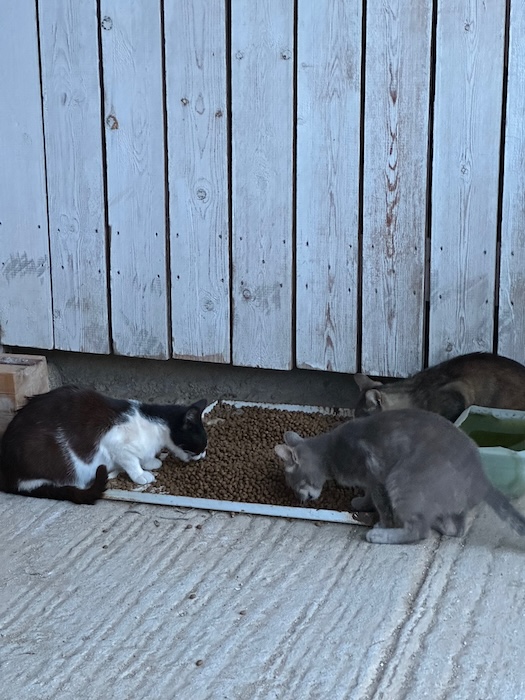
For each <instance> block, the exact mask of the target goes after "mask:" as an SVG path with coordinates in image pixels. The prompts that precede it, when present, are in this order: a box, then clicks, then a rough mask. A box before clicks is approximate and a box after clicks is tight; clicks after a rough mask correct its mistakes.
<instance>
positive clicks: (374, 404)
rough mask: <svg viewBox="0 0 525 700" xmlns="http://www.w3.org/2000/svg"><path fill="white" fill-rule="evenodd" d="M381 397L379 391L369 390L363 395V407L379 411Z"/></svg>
mask: <svg viewBox="0 0 525 700" xmlns="http://www.w3.org/2000/svg"><path fill="white" fill-rule="evenodd" d="M382 400H383V395H382V394H381V392H380V391H379V389H369V390H368V391H367V392H366V394H365V406H366V407H367V408H373V409H375V410H376V411H377V410H381V407H382Z"/></svg>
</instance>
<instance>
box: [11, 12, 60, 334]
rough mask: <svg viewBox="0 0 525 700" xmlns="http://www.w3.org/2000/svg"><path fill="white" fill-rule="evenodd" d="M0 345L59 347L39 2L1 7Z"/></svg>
mask: <svg viewBox="0 0 525 700" xmlns="http://www.w3.org/2000/svg"><path fill="white" fill-rule="evenodd" d="M0 66H1V68H0V95H1V98H0V128H1V135H0V164H1V165H0V343H4V344H6V345H18V346H26V347H27V346H34V347H38V348H51V347H53V324H52V306H51V279H50V267H49V266H50V262H49V244H48V223H47V212H46V183H45V172H44V163H45V161H44V143H43V133H42V104H41V94H40V74H39V65H38V41H37V22H36V10H35V3H34V1H33V0H4V2H2V3H0Z"/></svg>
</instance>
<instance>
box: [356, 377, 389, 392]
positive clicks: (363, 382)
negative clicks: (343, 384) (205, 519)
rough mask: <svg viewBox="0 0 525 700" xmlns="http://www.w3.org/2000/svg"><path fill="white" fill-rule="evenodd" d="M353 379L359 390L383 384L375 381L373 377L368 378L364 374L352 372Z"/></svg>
mask: <svg viewBox="0 0 525 700" xmlns="http://www.w3.org/2000/svg"><path fill="white" fill-rule="evenodd" d="M354 380H355V383H356V384H357V386H358V387H359V391H365V390H366V389H373V388H375V387H378V386H383V385H382V384H381V382H376V381H375V380H374V379H370V377H367V376H366V374H354Z"/></svg>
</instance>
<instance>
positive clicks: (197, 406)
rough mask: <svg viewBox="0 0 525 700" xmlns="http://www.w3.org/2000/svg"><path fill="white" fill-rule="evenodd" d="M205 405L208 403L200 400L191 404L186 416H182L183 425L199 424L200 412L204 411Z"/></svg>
mask: <svg viewBox="0 0 525 700" xmlns="http://www.w3.org/2000/svg"><path fill="white" fill-rule="evenodd" d="M207 405H208V402H207V401H206V399H201V400H200V401H196V402H195V403H192V405H191V406H190V407H189V408H188V410H187V411H186V415H185V416H184V423H185V424H188V423H193V424H194V425H195V424H198V423H200V422H201V416H202V412H203V411H204V409H205V408H206V406H207Z"/></svg>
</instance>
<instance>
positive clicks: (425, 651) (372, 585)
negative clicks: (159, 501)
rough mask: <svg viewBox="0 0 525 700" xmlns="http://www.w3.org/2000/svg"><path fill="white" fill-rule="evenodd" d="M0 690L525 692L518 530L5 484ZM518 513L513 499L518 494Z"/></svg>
mask: <svg viewBox="0 0 525 700" xmlns="http://www.w3.org/2000/svg"><path fill="white" fill-rule="evenodd" d="M0 503H1V511H2V523H3V528H2V529H3V537H2V547H1V549H0V625H1V627H0V639H1V643H0V674H1V675H0V677H1V679H2V683H1V685H0V698H1V700H14V699H15V698H16V699H23V700H70V699H71V700H73V699H75V700H91V699H92V700H113V699H115V700H129V698H134V699H135V700H142V699H143V698H144V699H146V698H148V699H149V698H155V700H164V699H166V700H171V699H173V700H175V699H176V700H205V699H206V700H207V699H209V700H326V699H327V698H330V700H339V699H340V700H343V699H345V700H347V699H350V700H354V699H355V700H372V699H377V700H380V699H381V700H401V699H403V700H422V698H432V700H445V699H446V700H449V699H450V700H523V698H525V668H524V664H523V653H524V651H523V650H524V649H525V625H524V624H523V609H524V604H525V586H524V580H525V542H524V541H523V539H521V538H520V537H519V536H518V535H516V534H515V533H514V532H513V531H511V530H510V529H509V528H508V527H507V526H506V524H504V523H502V522H500V521H499V520H498V519H497V517H496V516H495V514H494V513H492V512H491V511H490V510H489V509H488V507H486V506H483V507H481V508H479V509H478V510H477V511H475V517H474V520H473V523H472V524H471V527H470V529H469V532H468V534H467V535H466V536H465V537H464V538H462V539H451V538H440V537H438V536H437V535H434V536H433V537H431V539H429V540H428V541H426V542H424V543H422V544H417V545H407V546H399V545H398V546H380V545H371V544H368V543H367V542H365V541H363V535H364V533H365V529H364V528H363V527H359V526H349V525H333V524H327V523H323V524H320V525H316V524H315V523H311V522H304V521H288V520H284V519H281V518H269V517H261V516H249V515H236V516H234V517H232V516H231V515H230V514H228V513H211V512H208V511H199V510H193V509H191V510H184V509H175V508H172V507H163V506H151V505H144V504H140V505H138V504H129V503H123V502H115V501H101V502H99V503H98V504H97V505H95V506H93V507H90V506H76V505H73V504H69V503H57V502H54V501H45V500H37V499H31V498H24V497H21V496H11V495H7V494H0ZM517 506H518V507H520V508H521V510H522V511H524V512H525V499H521V501H518V502H517Z"/></svg>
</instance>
